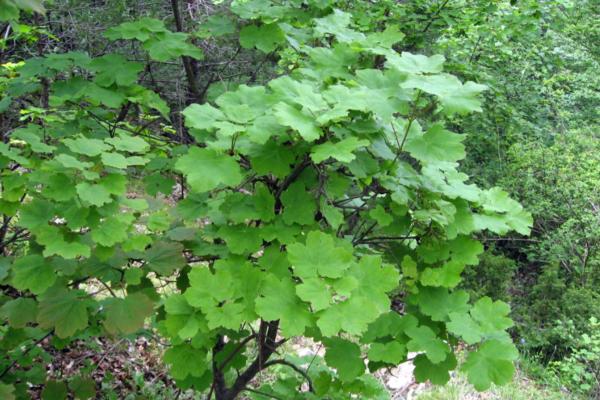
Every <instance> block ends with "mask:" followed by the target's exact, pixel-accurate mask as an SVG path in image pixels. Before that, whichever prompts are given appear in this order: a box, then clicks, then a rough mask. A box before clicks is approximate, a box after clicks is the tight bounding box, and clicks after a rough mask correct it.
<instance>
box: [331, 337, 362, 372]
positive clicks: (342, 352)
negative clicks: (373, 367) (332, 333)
mask: <svg viewBox="0 0 600 400" xmlns="http://www.w3.org/2000/svg"><path fill="white" fill-rule="evenodd" d="M324 344H325V347H326V351H325V362H327V365H329V366H330V367H332V368H335V369H336V370H337V373H338V376H339V377H340V379H341V380H342V381H343V382H349V381H352V380H353V379H355V378H357V377H359V376H360V375H362V374H363V373H364V372H365V363H364V361H363V360H362V357H361V351H360V347H359V346H358V345H357V344H356V343H352V342H350V341H348V340H345V339H340V338H331V339H326V340H324Z"/></svg>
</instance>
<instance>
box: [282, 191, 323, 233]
mask: <svg viewBox="0 0 600 400" xmlns="http://www.w3.org/2000/svg"><path fill="white" fill-rule="evenodd" d="M281 203H282V204H283V215H282V216H283V221H284V222H285V223H286V224H288V225H291V224H294V223H296V224H300V225H310V224H312V223H314V221H315V214H316V212H317V204H316V200H315V198H314V197H313V196H312V195H311V194H310V193H309V192H307V191H306V188H305V186H304V184H303V183H302V182H294V183H292V184H291V185H290V186H289V187H288V188H287V189H286V190H285V191H284V192H283V194H282V195H281Z"/></svg>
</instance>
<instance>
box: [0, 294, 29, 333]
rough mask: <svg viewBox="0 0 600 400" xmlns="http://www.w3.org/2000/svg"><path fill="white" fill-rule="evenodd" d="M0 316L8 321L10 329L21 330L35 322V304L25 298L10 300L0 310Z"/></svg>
mask: <svg viewBox="0 0 600 400" xmlns="http://www.w3.org/2000/svg"><path fill="white" fill-rule="evenodd" d="M0 315H1V316H2V317H4V318H6V319H7V320H8V323H9V325H10V326H11V327H12V328H23V327H25V326H26V325H27V324H28V323H30V322H33V321H35V317H36V315H37V303H36V302H35V300H34V299H30V298H25V297H20V298H17V299H14V300H10V301H7V302H6V303H4V305H3V306H2V308H0Z"/></svg>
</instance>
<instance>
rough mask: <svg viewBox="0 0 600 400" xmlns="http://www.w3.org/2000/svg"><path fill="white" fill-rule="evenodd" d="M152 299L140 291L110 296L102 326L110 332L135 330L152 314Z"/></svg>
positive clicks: (132, 331) (127, 332)
mask: <svg viewBox="0 0 600 400" xmlns="http://www.w3.org/2000/svg"><path fill="white" fill-rule="evenodd" d="M153 308H154V305H153V304H152V301H150V299H149V298H148V297H146V296H145V295H143V294H141V293H133V294H129V295H127V296H126V297H125V298H122V299H120V298H110V299H108V300H107V304H106V320H105V321H104V327H105V328H106V330H107V331H108V332H109V333H111V334H124V335H128V334H130V333H134V332H136V331H137V330H138V329H141V328H142V327H143V326H144V320H145V319H146V318H148V317H149V316H150V315H151V314H152V310H153Z"/></svg>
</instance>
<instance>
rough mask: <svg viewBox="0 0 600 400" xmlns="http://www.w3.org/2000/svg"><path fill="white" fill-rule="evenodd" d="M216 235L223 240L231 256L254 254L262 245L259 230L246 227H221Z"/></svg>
mask: <svg viewBox="0 0 600 400" xmlns="http://www.w3.org/2000/svg"><path fill="white" fill-rule="evenodd" d="M218 235H219V236H220V237H222V238H223V239H225V242H226V243H227V248H229V250H230V251H231V252H232V253H233V254H247V253H254V252H255V251H257V250H259V249H260V246H261V245H262V243H263V241H262V235H261V232H260V229H257V228H254V227H250V226H247V225H226V226H222V227H221V228H220V229H219V232H218Z"/></svg>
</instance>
